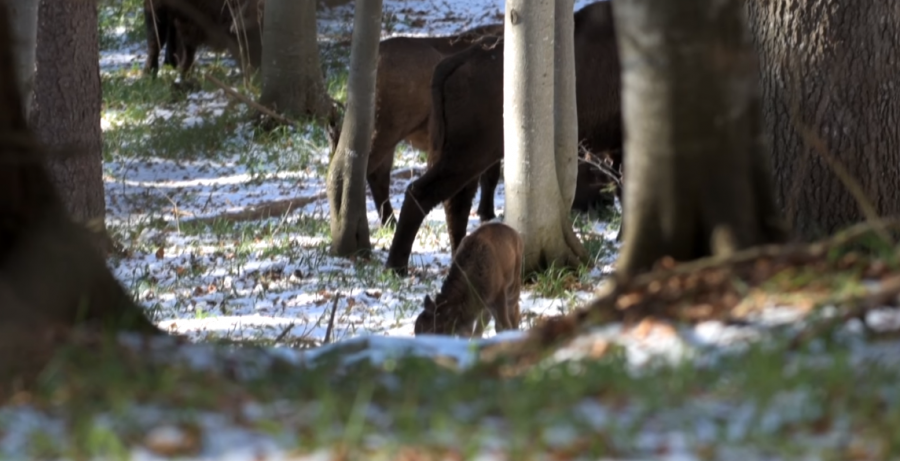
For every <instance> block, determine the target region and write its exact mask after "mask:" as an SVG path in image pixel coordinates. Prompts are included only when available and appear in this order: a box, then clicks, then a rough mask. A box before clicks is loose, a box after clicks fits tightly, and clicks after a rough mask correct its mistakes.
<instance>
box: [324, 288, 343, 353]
mask: <svg viewBox="0 0 900 461" xmlns="http://www.w3.org/2000/svg"><path fill="white" fill-rule="evenodd" d="M339 299H341V294H340V292H338V293H335V295H334V303H333V304H332V305H331V318H329V319H328V328H326V329H325V339H324V340H323V341H322V344H323V345H325V344H329V343H330V342H331V332H332V331H334V314H335V313H336V312H337V305H338V300H339Z"/></svg>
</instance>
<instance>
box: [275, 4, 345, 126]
mask: <svg viewBox="0 0 900 461" xmlns="http://www.w3.org/2000/svg"><path fill="white" fill-rule="evenodd" d="M263 21H264V24H265V28H264V30H263V50H262V94H261V95H260V97H259V102H260V104H262V105H264V106H267V107H270V108H272V109H275V110H277V111H278V112H280V113H283V114H286V115H289V116H292V117H302V116H312V117H316V118H323V119H324V118H327V117H329V116H330V115H331V111H332V104H331V99H330V98H329V97H328V93H327V92H326V90H325V79H324V77H323V75H322V67H321V66H320V65H319V48H318V45H317V40H318V37H317V34H316V1H315V0H267V1H266V8H265V11H264V13H263Z"/></svg>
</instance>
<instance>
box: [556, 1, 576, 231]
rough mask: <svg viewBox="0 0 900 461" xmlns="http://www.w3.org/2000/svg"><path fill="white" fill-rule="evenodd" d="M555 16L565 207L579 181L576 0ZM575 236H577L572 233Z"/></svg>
mask: <svg viewBox="0 0 900 461" xmlns="http://www.w3.org/2000/svg"><path fill="white" fill-rule="evenodd" d="M554 4H555V5H556V8H555V10H554V12H553V14H554V21H555V24H554V38H553V40H554V49H553V53H554V54H553V60H554V65H553V69H554V75H553V111H554V112H553V122H554V124H553V139H554V140H555V149H554V151H555V153H556V154H555V155H556V175H557V181H559V186H560V187H559V190H560V193H561V194H562V200H563V204H565V205H566V207H567V209H568V207H571V206H572V201H573V200H574V199H575V185H576V181H577V179H578V108H577V107H576V104H575V16H574V15H573V14H572V10H573V9H574V8H575V2H574V0H556V2H555V3H554ZM572 235H573V236H574V234H572Z"/></svg>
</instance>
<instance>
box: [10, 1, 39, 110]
mask: <svg viewBox="0 0 900 461" xmlns="http://www.w3.org/2000/svg"><path fill="white" fill-rule="evenodd" d="M40 4H41V2H40V0H6V5H7V8H8V9H9V17H10V22H11V23H12V34H13V47H14V50H15V72H16V78H18V79H19V94H21V95H22V102H23V107H24V109H25V117H26V119H27V117H28V115H29V114H30V112H31V96H32V94H33V92H34V61H35V53H36V52H37V21H38V9H39V7H40Z"/></svg>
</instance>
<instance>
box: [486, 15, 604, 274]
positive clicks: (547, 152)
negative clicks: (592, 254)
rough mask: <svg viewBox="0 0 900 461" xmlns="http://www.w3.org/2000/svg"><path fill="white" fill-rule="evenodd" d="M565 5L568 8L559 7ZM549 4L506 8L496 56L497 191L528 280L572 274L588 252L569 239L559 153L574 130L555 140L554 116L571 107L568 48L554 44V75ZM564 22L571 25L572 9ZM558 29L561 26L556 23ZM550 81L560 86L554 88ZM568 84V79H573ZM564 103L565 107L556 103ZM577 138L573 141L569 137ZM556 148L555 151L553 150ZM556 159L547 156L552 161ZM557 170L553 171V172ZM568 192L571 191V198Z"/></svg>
mask: <svg viewBox="0 0 900 461" xmlns="http://www.w3.org/2000/svg"><path fill="white" fill-rule="evenodd" d="M564 3H569V2H564ZM557 8H559V9H555V8H554V2H553V1H551V0H507V2H506V12H507V13H506V16H507V22H506V29H505V34H506V38H505V40H504V45H503V46H504V49H503V56H504V58H503V59H504V61H503V88H504V92H503V113H504V119H503V136H504V140H505V141H504V149H506V152H505V161H504V168H503V171H504V173H503V174H504V176H503V177H504V183H505V184H506V186H505V187H506V189H505V190H506V205H505V210H504V211H505V218H504V220H505V222H506V223H507V224H509V225H510V226H512V227H513V228H515V229H516V230H517V231H519V233H520V234H521V235H522V239H523V240H524V242H525V255H524V259H523V270H524V271H525V272H526V273H528V272H533V271H536V270H542V269H546V268H548V267H551V266H556V267H564V266H569V267H575V266H577V265H578V264H579V263H580V262H582V261H587V252H586V251H585V250H584V247H583V246H582V245H581V242H580V241H579V240H578V238H577V237H576V236H575V233H574V232H573V231H572V223H571V221H570V220H569V209H570V208H571V204H572V198H573V197H574V189H572V187H573V184H574V179H575V175H574V171H573V170H572V169H571V168H569V165H568V162H569V159H568V156H569V155H571V156H573V158H574V155H576V153H575V151H571V152H564V151H563V149H568V148H570V147H571V145H570V144H569V143H570V142H571V140H570V139H568V138H569V137H571V135H572V132H571V131H572V130H571V129H570V128H573V127H574V129H575V130H577V124H575V123H571V125H572V126H568V127H565V130H562V131H563V132H561V133H560V134H559V137H556V132H555V127H556V126H559V125H557V122H556V121H555V120H554V118H555V115H556V114H557V111H556V110H555V109H554V108H555V107H556V104H555V99H556V98H557V97H559V98H560V99H561V101H560V103H561V104H560V107H559V112H558V114H559V115H560V116H563V117H565V118H569V117H572V114H571V113H569V112H570V111H571V108H572V107H573V106H574V101H573V100H574V94H575V93H574V88H572V82H571V81H569V78H571V76H572V75H574V72H575V69H574V62H575V60H574V57H573V56H569V55H570V54H572V55H574V45H573V44H572V40H573V39H572V37H571V35H572V32H571V29H570V30H569V35H570V36H569V37H568V40H567V41H568V42H569V43H562V44H560V50H561V52H562V54H564V56H563V55H561V56H560V57H559V61H557V62H556V64H559V65H557V66H556V67H561V65H563V64H565V65H568V66H569V68H568V69H562V68H560V69H557V70H556V71H550V72H548V69H554V67H555V66H554V64H555V61H556V59H555V52H554V42H555V40H552V39H550V38H551V37H555V33H554V25H555V24H556V22H555V20H554V17H555V16H556V12H557V11H562V7H557ZM568 8H569V9H567V10H565V13H564V15H565V16H568V19H567V20H568V22H570V23H571V21H572V17H571V16H572V11H571V9H572V8H571V4H569V5H568ZM562 22H565V21H562ZM556 75H560V76H563V77H566V78H564V80H563V81H562V82H560V83H561V85H560V86H559V87H556V85H555V84H554V82H555V80H556V78H555V76H556ZM572 80H574V79H572ZM562 99H568V101H562ZM576 136H577V134H576ZM557 147H558V148H559V150H557V149H556V148H557ZM554 152H555V154H554V155H553V156H551V153H554ZM557 165H560V167H558V166H557ZM570 189H572V190H571V191H570Z"/></svg>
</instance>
